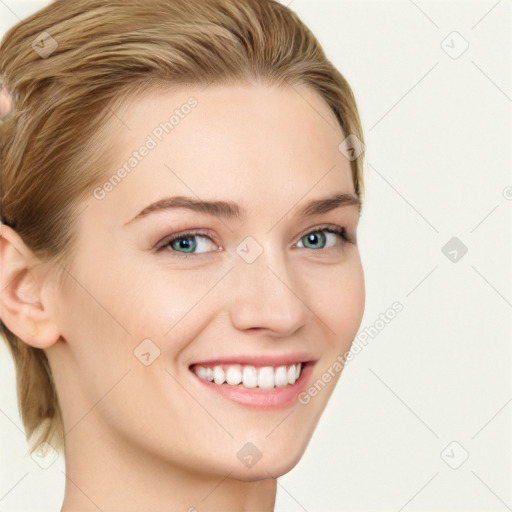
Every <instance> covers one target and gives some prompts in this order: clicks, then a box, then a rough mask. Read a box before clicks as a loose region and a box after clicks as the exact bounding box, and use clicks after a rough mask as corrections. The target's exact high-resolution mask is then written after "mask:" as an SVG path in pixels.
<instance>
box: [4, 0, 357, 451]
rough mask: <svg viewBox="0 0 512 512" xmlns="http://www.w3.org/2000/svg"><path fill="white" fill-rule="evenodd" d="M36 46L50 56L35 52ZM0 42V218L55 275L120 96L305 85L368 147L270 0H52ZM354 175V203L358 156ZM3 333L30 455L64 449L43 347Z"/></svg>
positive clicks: (342, 84)
mask: <svg viewBox="0 0 512 512" xmlns="http://www.w3.org/2000/svg"><path fill="white" fill-rule="evenodd" d="M48 34H49V36H50V37H49V36H48ZM41 39H45V40H46V42H45V45H44V46H45V48H48V51H47V53H45V54H43V53H41V52H38V51H37V49H38V45H37V44H36V41H40V40H41ZM46 44H48V46H46ZM0 48H1V56H0V79H1V81H2V82H4V83H5V86H6V87H7V89H8V90H9V91H10V93H11V94H12V96H13V97H14V99H15V107H16V110H15V114H14V115H11V117H10V118H8V119H7V120H6V121H4V122H3V123H1V133H0V142H1V153H0V158H1V160H0V163H1V178H0V185H1V188H0V199H1V207H0V218H1V221H2V222H3V223H4V224H6V225H8V226H10V227H11V228H12V229H14V230H15V231H16V232H17V233H18V235H19V236H20V237H21V238H22V240H23V241H24V243H25V244H26V245H27V246H28V247H29V248H30V249H31V251H32V252H33V253H34V255H35V256H36V257H37V258H39V260H40V261H41V262H45V263H50V264H51V265H52V268H57V269H58V268H59V267H60V270H62V268H63V266H64V264H65V263H66V262H67V261H69V259H70V258H71V255H72V254H73V248H74V244H73V242H74V238H73V234H74V231H73V227H74V223H73V219H75V218H76V214H77V211H78V209H79V206H80V204H81V201H82V200H83V199H85V198H86V197H88V196H89V195H90V194H91V191H92V189H93V188H94V187H95V186H96V185H97V184H99V183H101V182H102V180H104V176H105V175H106V174H107V173H108V171H109V167H110V166H111V162H110V161H109V158H108V156H107V155H108V154H109V153H108V151H101V150H99V148H100V149H101V148H105V147H108V145H109V144H110V141H111V140H112V138H111V137H109V135H110V134H109V133H108V131H107V129H106V127H107V126H108V124H107V121H108V120H109V119H112V117H113V116H114V115H115V114H114V113H113V111H114V110H115V109H116V108H117V107H118V106H120V105H122V104H123V102H124V101H125V100H126V98H127V97H128V96H131V97H133V96H134V95H137V94H146V93H148V92H149V91H151V92H153V91H155V89H161V90H169V89H170V88H172V87H186V86H187V85H189V86H197V85H199V86H201V85H204V86H206V85H208V84H210V83H211V82H213V81H215V82H216V83H219V84H251V83H254V82H258V83H263V84H266V85H276V86H286V85H292V86H293V85H294V84H297V85H306V86H309V87H310V88H312V89H313V90H314V91H316V92H317V93H318V94H319V95H320V96H321V97H322V98H323V99H324V100H325V101H326V102H327V104H328V105H329V107H330V108H331V110H332V111H333V112H334V114H335V116H336V119H337V121H338V122H339V125H340V127H341V129H342V132H343V134H344V135H345V136H348V135H349V134H353V135H355V136H356V137H357V138H358V139H359V140H360V141H361V142H363V133H362V128H361V122H360V119H359V114H358V111H357V106H356V102H355V99H354V95H353V92H352V90H351V88H350V86H349V84H348V82H347V81H346V79H345V78H344V77H343V75H342V74H341V73H340V72H339V71H338V70H337V69H336V68H335V67H334V66H333V64H332V63H331V62H330V61H329V60H328V59H327V57H326V55H325V53H324V51H323V49H322V48H321V46H320V43H319V42H318V41H317V39H316V38H315V36H314V35H313V34H312V33H311V31H310V30H309V29H308V28H307V27H306V26H305V25H304V24H303V22H302V21H301V20H300V19H299V18H298V16H297V15H296V14H295V13H294V12H293V11H292V10H291V9H289V8H288V7H286V6H284V5H282V4H280V3H278V2H277V1H276V0H145V1H144V2H139V0H75V1H73V2H70V1H66V0H56V1H54V2H53V3H51V4H49V5H48V6H46V7H45V8H43V9H41V10H39V11H38V12H36V13H35V14H33V15H31V16H29V17H28V18H26V19H24V20H22V21H21V22H19V23H18V24H17V25H15V26H14V27H12V28H11V29H10V30H9V31H8V32H7V33H6V34H5V36H4V37H3V39H2V42H1V46H0ZM50 51H51V53H50ZM351 169H352V178H353V183H354V189H355V192H356V195H357V196H358V197H359V199H360V201H361V203H362V195H363V176H362V157H358V158H356V159H354V160H351ZM60 270H59V275H62V274H60ZM0 328H3V331H4V337H5V339H6V341H7V345H8V346H9V348H10V351H11V353H12V356H13V360H14V365H15V369H16V388H17V396H18V407H19V409H20V413H21V418H22V421H23V425H24V428H25V432H26V436H27V440H28V441H29V449H30V452H33V451H35V450H36V449H37V447H38V446H39V445H40V443H42V442H48V443H50V444H51V445H52V446H53V447H54V448H56V449H58V450H60V451H61V452H64V446H65V443H64V430H63V424H62V417H61V412H60V406H59V401H58V394H57V390H56V388H55V385H54V381H53V378H52V372H51V369H50V366H49V364H48V359H47V357H46V354H45V352H44V350H42V349H38V348H34V347H31V346H29V345H28V344H26V343H25V342H24V341H23V340H21V339H20V338H18V337H17V336H16V335H14V334H13V333H12V332H10V331H9V330H8V329H7V328H6V326H5V325H4V324H3V323H0Z"/></svg>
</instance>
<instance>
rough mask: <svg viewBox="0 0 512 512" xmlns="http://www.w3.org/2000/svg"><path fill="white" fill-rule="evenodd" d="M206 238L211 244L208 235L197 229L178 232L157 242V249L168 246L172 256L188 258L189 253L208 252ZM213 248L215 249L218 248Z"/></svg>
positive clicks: (160, 249)
mask: <svg viewBox="0 0 512 512" xmlns="http://www.w3.org/2000/svg"><path fill="white" fill-rule="evenodd" d="M208 240H209V241H210V242H212V244H213V241H212V239H211V238H210V237H209V236H207V235H206V234H204V233H203V232H199V231H191V232H187V233H178V234H175V235H171V236H170V237H168V238H166V239H165V240H164V241H163V242H162V243H161V244H159V246H158V247H157V250H158V251H162V250H164V249H167V248H169V249H171V251H172V252H173V253H175V254H173V256H176V257H178V258H188V257H189V255H194V254H202V253H204V252H208ZM213 250H214V251H215V250H218V249H213ZM182 251H183V252H182Z"/></svg>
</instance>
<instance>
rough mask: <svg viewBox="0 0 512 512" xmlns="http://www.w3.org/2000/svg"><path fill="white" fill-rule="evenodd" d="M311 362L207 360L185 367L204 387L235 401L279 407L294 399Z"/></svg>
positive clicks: (311, 364) (272, 407) (243, 403)
mask: <svg viewBox="0 0 512 512" xmlns="http://www.w3.org/2000/svg"><path fill="white" fill-rule="evenodd" d="M315 363H316V361H312V360H308V361H298V362H293V363H290V364H278V365H270V364H264V365H262V364H244V363H240V362H235V363H226V362H209V363H196V364H192V365H191V366H190V367H189V370H190V371H191V373H192V374H193V375H194V377H195V379H196V380H197V381H199V382H200V384H202V385H203V386H205V387H206V388H207V389H208V390H210V391H211V392H214V393H217V394H220V395H221V396H223V397H224V398H227V399H228V400H231V401H233V402H236V403H237V404H240V405H245V406H249V407H256V408H262V409H282V408H285V407H288V406H290V405H292V404H293V403H294V402H296V400H297V396H298V395H299V394H300V393H301V392H302V391H303V390H304V389H305V388H306V386H307V384H308V381H309V379H310V376H311V373H312V371H313V366H314V365H315Z"/></svg>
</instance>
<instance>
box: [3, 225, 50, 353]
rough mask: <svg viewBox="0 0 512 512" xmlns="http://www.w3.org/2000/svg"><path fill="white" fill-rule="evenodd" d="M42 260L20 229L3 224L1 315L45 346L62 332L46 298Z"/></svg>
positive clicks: (10, 326)
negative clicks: (27, 243) (18, 231)
mask: <svg viewBox="0 0 512 512" xmlns="http://www.w3.org/2000/svg"><path fill="white" fill-rule="evenodd" d="M40 263H41V261H40V260H39V259H38V258H36V256H35V255H34V254H33V252H32V251H31V250H30V249H29V248H28V247H27V246H26V245H25V243H24V242H23V240H22V239H21V237H20V236H19V235H18V234H17V233H16V231H14V230H13V229H12V228H11V227H9V226H6V225H5V224H1V223H0V318H1V319H2V322H3V323H4V324H5V326H6V327H7V328H8V329H9V330H10V331H11V332H12V333H13V334H15V335H16V336H18V338H20V339H21V340H23V341H24V342H25V343H27V344H28V345H31V346H33V347H35V348H41V349H44V348H48V347H50V346H51V345H53V344H54V343H56V342H57V340H58V339H59V338H60V333H59V331H58V329H57V326H56V324H55V321H54V320H55V319H54V318H53V317H52V315H51V313H50V309H49V307H50V304H49V303H48V300H45V299H46V296H45V295H44V293H43V285H44V282H43V281H44V274H43V273H41V272H38V270H39V269H40V268H38V265H39V264H40Z"/></svg>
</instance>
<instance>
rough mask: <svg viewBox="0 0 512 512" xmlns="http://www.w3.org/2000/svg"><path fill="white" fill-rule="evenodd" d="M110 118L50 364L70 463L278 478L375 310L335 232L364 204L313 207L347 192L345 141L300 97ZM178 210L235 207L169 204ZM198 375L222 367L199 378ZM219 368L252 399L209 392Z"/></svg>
mask: <svg viewBox="0 0 512 512" xmlns="http://www.w3.org/2000/svg"><path fill="white" fill-rule="evenodd" d="M191 98H193V99H191ZM116 114H117V116H118V118H119V121H117V120H116V121H115V122H114V121H112V122H111V124H110V128H111V129H110V132H109V133H110V134H111V135H110V136H111V138H112V141H113V144H114V149H115V151H114V153H112V154H110V155H109V156H110V157H113V158H114V160H115V162H116V165H115V166H113V167H112V172H111V173H110V174H109V175H108V176H106V177H105V184H104V185H103V184H102V185H100V187H99V188H97V189H96V190H95V191H94V194H92V193H91V196H90V197H89V198H88V199H87V201H86V203H84V204H83V205H82V208H85V209H84V210H83V211H82V213H81V214H80V216H79V217H78V220H77V225H76V230H77V245H76V246H75V249H76V251H75V256H74V257H73V259H72V261H70V263H69V265H68V266H67V269H68V271H69V275H67V274H66V275H67V278H66V280H65V282H64V286H63V287H62V289H60V291H59V295H58V297H57V299H56V300H57V301H58V304H57V306H58V307H56V311H57V319H58V325H59V329H60V333H61V335H62V338H63V340H61V341H63V342H62V343H61V342H59V343H57V344H56V345H54V346H53V347H52V348H51V349H50V350H48V356H49V358H50V363H51V366H52V368H53V371H54V374H55V379H56V383H57V389H58V392H59V397H60V400H61V403H62V408H63V412H64V422H65V424H64V427H65V431H66V433H67V434H66V442H67V444H68V449H69V452H68V453H72V452H73V453H75V454H79V453H80V451H81V450H82V451H83V452H84V454H85V451H87V450H91V449H92V450H94V449H98V448H99V447H102V449H104V446H108V447H109V448H108V449H109V450H111V453H112V452H116V451H117V452H118V453H123V456H124V457H126V458H127V459H128V458H130V457H131V456H132V455H135V454H138V455H139V456H140V455H141V454H142V455H144V457H145V460H148V459H147V458H148V457H150V458H151V460H153V459H154V460H159V461H160V462H165V463H166V464H167V465H169V464H171V465H173V466H176V467H180V468H184V469H187V470H191V471H193V472H204V473H209V474H211V473H215V474H219V475H223V476H225V475H227V474H228V473H230V474H231V477H232V478H237V479H240V480H257V479H262V478H269V475H272V476H273V477H277V476H279V475H281V474H284V473H286V472H287V471H289V470H290V469H291V468H292V467H293V466H294V465H295V464H296V463H297V462H298V460H299V459H300V457H301V455H302V454H303V452H304V450H305V448H306V446H307V444H308V442H309V440H310V437H311V435H312V433H313V430H314V428H315V426H316V424H317V422H318V420H319V418H320V415H321V413H322V411H323V410H324V408H325V405H326V403H327V401H328V399H329V396H330V395H331V393H332V391H333V388H334V385H335V383H336V381H337V379H338V378H339V375H340V373H339V371H336V370H334V371H333V368H335V367H336V365H335V362H336V360H337V356H341V355H343V354H344V353H346V352H347V351H348V349H349V348H350V345H351V343H352V340H353V339H354V337H355V335H356V334H357V331H358V329H359V326H360V323H361V319H362V315H363V311H364V298H365V296H364V277H363V269H362V266H361V260H360V255H359V251H358V248H357V245H355V244H354V243H352V242H346V241H344V239H343V238H342V236H341V235H339V234H336V233H334V232H329V231H324V229H325V228H326V227H327V228H333V229H336V228H344V229H345V231H346V234H347V235H348V236H349V237H350V238H352V239H354V238H355V237H356V229H357V224H358V217H359V215H358V208H357V205H356V204H350V202H347V201H345V202H344V201H342V202H341V206H340V205H339V203H336V202H335V201H331V202H330V203H325V204H323V205H320V207H319V208H316V210H315V211H313V210H314V208H313V207H312V206H309V208H308V205H310V203H312V202H314V201H318V200H322V199H327V198H332V197H333V196H336V195H342V194H345V195H352V196H353V195H354V185H353V181H352V177H351V167H350V161H349V160H347V159H346V158H345V156H344V155H343V154H342V153H341V152H340V151H339V149H338V146H339V144H340V142H342V140H343V139H344V138H345V135H343V134H342V132H341V129H340V128H339V126H338V124H337V122H336V118H335V116H334V114H333V113H332V111H331V110H330V109H329V107H328V106H327V104H325V103H324V101H323V100H322V99H321V97H320V96H318V95H317V93H315V92H313V91H312V90H310V89H309V88H307V87H305V86H295V87H294V88H291V87H289V88H286V89H283V88H281V89H279V88H274V87H266V86H237V87H234V86H219V85H211V86H209V87H208V88H206V89H205V90H203V91H202V90H201V89H200V88H187V89H183V90H181V91H179V92H176V91H174V92H166V93H164V92H154V93H152V94H150V95H148V96H147V97H145V98H141V97H138V98H135V99H134V101H132V102H131V103H130V104H126V108H125V109H123V110H120V111H118V112H117V113H116ZM171 116H173V117H171ZM166 122H167V125H166V124H165V123H166ZM161 123H162V124H161ZM144 147H145V148H146V149H145V150H144V149H141V148H144ZM130 159H131V160H130ZM125 164H126V165H125ZM123 166H125V167H124V170H125V172H122V171H120V172H118V169H120V168H122V167H123ZM112 175H115V176H116V178H112V179H111V180H110V184H108V180H109V178H111V177H112ZM176 196H186V197H187V198H188V201H190V203H199V202H218V201H222V202H223V203H224V202H226V203H228V205H227V206H226V205H224V206H219V205H213V206H212V207H211V208H209V209H207V208H206V207H205V206H202V207H197V208H191V207H186V204H187V203H186V202H185V201H183V202H181V203H179V202H177V201H176V200H175V203H174V206H172V202H171V199H170V198H172V197H176ZM164 200H166V201H169V203H168V204H167V206H168V207H165V204H164V203H160V206H159V207H156V206H153V207H152V206H151V205H154V204H155V203H157V204H158V202H161V201H164ZM317 206H318V205H317ZM235 210H239V213H240V215H239V216H236V215H233V213H234V211H235ZM142 211H144V213H143V214H142V215H141V214H140V212H142ZM301 213H302V214H301ZM196 231H198V232H199V233H195V234H194V233H192V234H191V233H190V232H196ZM185 233H187V234H185ZM178 234H181V237H182V238H181V239H178V240H171V236H176V235H178ZM301 362H308V364H307V365H305V366H304V368H303V369H302V375H301V376H300V377H299V380H298V381H297V382H296V383H295V384H294V385H291V384H287V382H288V378H290V379H291V381H293V380H294V379H293V375H292V374H293V371H294V369H290V368H289V367H288V366H289V364H291V363H301ZM198 363H203V364H202V366H203V367H204V368H212V370H207V369H204V370H198V371H199V373H201V375H202V377H203V378H201V377H200V376H198V375H197V374H196V373H195V372H194V371H193V370H194V366H193V365H197V364H198ZM244 363H245V364H244ZM236 364H239V365H241V366H236ZM215 366H221V367H222V368H223V369H224V370H225V371H226V373H227V374H228V377H229V379H230V381H231V382H232V383H235V382H237V381H239V379H240V377H242V379H243V383H246V384H247V386H248V387H241V386H240V385H238V386H235V385H234V384H233V385H231V384H228V383H224V384H222V385H221V384H219V383H216V381H218V380H219V379H221V378H222V376H223V374H222V372H221V371H219V370H218V369H217V370H214V367H215ZM280 366H285V367H286V368H285V369H282V368H281V369H277V370H274V371H272V370H271V369H268V368H266V369H265V370H263V371H261V373H260V371H259V367H275V368H277V367H280ZM196 368H197V367H196ZM338 370H339V368H338ZM238 372H240V374H238ZM326 372H327V377H325V375H324V374H326ZM212 375H213V376H215V380H214V381H213V382H210V380H207V379H208V378H210V379H211V378H212ZM322 376H324V378H323V379H322ZM329 376H330V379H329ZM205 379H206V380H205ZM258 379H259V380H258ZM318 379H320V381H321V383H320V385H319V384H318V383H317V389H320V391H317V393H316V395H315V396H310V397H309V398H310V399H309V400H302V401H298V400H297V397H298V395H299V393H302V395H301V396H304V393H305V392H306V393H307V391H308V389H309V388H310V387H311V386H313V385H314V384H315V382H316V381H317V380H318ZM276 380H277V386H276V388H275V389H273V390H270V389H268V388H270V387H271V386H274V385H276ZM256 383H258V385H261V386H262V387H261V388H260V387H251V386H254V385H255V384H256ZM285 384H286V385H285ZM242 385H243V384H242ZM308 395H309V394H308ZM301 402H303V403H301ZM306 402H307V403H306ZM85 439H87V442H86V443H85V446H84V442H83V441H84V440H85Z"/></svg>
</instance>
